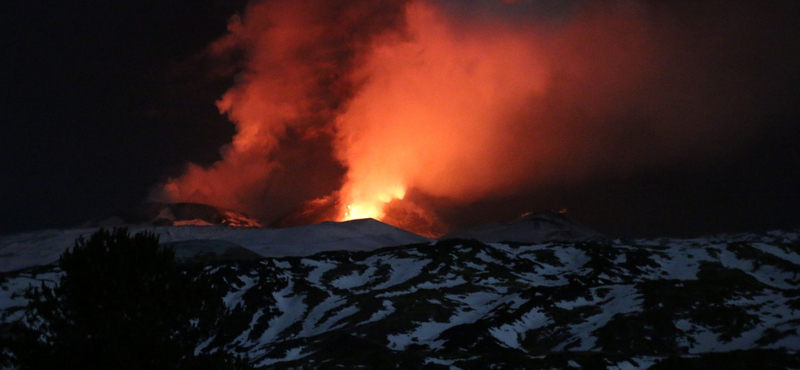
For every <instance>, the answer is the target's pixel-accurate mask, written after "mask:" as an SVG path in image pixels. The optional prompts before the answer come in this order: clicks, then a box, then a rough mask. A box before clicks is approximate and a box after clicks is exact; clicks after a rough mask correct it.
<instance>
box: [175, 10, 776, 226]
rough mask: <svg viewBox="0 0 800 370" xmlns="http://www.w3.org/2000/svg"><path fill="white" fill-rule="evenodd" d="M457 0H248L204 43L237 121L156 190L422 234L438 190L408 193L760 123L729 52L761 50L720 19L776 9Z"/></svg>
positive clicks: (522, 181) (468, 189)
mask: <svg viewBox="0 0 800 370" xmlns="http://www.w3.org/2000/svg"><path fill="white" fill-rule="evenodd" d="M378 3H380V4H378ZM467 3H469V4H472V6H473V8H471V9H473V10H472V11H462V10H459V6H460V5H459V2H448V1H444V0H442V1H438V2H437V1H423V0H419V1H396V2H390V1H381V2H375V1H344V0H341V1H328V0H326V1H322V0H318V1H317V0H315V1H311V0H302V1H297V0H291V1H289V0H286V1H262V2H256V3H253V4H251V6H250V7H249V8H248V9H247V11H246V13H245V14H244V15H243V16H242V17H237V18H234V19H233V20H232V22H231V25H230V33H229V35H227V36H226V37H224V38H222V39H220V40H219V41H217V42H216V43H215V44H213V45H212V46H211V49H212V51H213V52H214V53H217V54H223V55H224V54H231V53H234V52H241V53H243V58H244V60H245V64H244V66H243V71H242V72H241V73H240V74H239V75H238V82H237V83H236V85H235V86H234V87H232V88H231V89H230V90H229V91H228V92H227V93H226V94H225V95H224V96H223V97H222V99H221V100H220V101H219V102H218V103H217V104H218V106H219V108H220V111H221V112H223V113H226V114H227V115H228V116H229V117H230V118H231V120H232V121H233V122H234V123H235V124H236V126H237V134H236V136H235V137H234V139H233V142H232V143H231V145H229V146H227V147H226V148H224V149H223V151H222V160H221V161H219V162H217V163H215V164H214V165H212V166H211V167H209V168H201V167H199V166H197V165H189V168H188V170H187V171H186V172H185V173H184V174H183V175H182V176H180V177H178V178H174V179H170V181H169V182H168V183H167V184H166V185H165V186H164V188H163V194H162V196H164V197H166V198H167V199H169V200H173V201H199V202H204V203H210V204H214V205H218V206H224V207H227V208H234V209H240V210H245V211H249V212H251V213H253V214H256V215H258V216H261V217H262V218H268V219H269V218H273V219H274V218H275V217H278V216H280V214H281V213H283V212H286V211H288V210H290V209H291V208H292V207H299V206H300V204H301V203H303V202H306V206H307V208H306V209H305V212H303V213H298V214H301V215H303V219H304V220H306V221H320V220H323V219H337V220H343V219H351V218H362V217H374V218H378V219H384V220H386V221H388V222H392V223H395V224H398V225H399V226H403V227H408V228H415V229H416V230H417V231H421V232H425V231H426V230H427V232H428V233H429V234H435V233H436V231H435V230H434V229H437V228H441V227H442V226H441V225H439V221H438V220H437V218H436V210H435V209H427V208H426V207H425V206H423V204H425V202H418V201H417V200H415V199H413V198H415V197H414V196H412V195H414V194H416V195H417V196H416V198H424V197H429V198H436V199H444V200H446V201H447V202H450V203H451V204H458V203H467V202H474V201H477V200H480V199H482V198H485V197H489V196H502V195H510V194H519V193H524V192H527V193H532V192H535V190H536V189H537V187H540V186H543V185H548V184H550V185H552V184H557V183H570V182H575V181H580V180H582V179H584V178H586V177H588V176H591V175H595V174H607V173H631V172H636V171H640V170H642V169H646V168H650V167H653V166H660V165H665V164H676V163H678V164H679V163H684V162H697V161H704V160H705V161H708V160H713V158H715V157H718V156H722V155H725V154H726V153H728V152H729V151H731V150H735V148H736V147H737V146H738V145H739V144H740V141H742V140H743V139H742V138H744V137H747V135H748V134H749V133H752V132H754V131H756V130H758V129H759V127H758V126H757V125H755V124H753V123H752V122H753V120H752V118H753V114H754V111H755V107H753V104H754V102H755V101H759V100H758V99H757V97H758V96H759V95H760V94H764V93H766V92H767V91H764V89H763V88H762V87H761V86H767V85H769V83H766V84H762V83H763V81H764V79H765V78H766V79H774V80H777V79H778V78H779V77H778V76H779V75H780V73H781V72H780V71H772V72H769V73H767V74H763V73H762V72H763V68H761V69H759V67H756V68H755V69H752V68H751V67H743V65H740V64H737V63H739V62H737V59H736V57H741V55H742V54H743V53H744V54H747V55H749V53H753V51H752V49H753V48H755V49H758V50H759V51H758V52H759V53H771V52H773V51H774V50H773V49H772V48H771V47H770V46H763V45H757V44H755V42H754V41H752V40H758V38H757V37H756V38H753V37H750V34H751V33H752V30H751V29H749V28H746V27H740V26H738V24H740V23H741V22H740V19H741V17H742V15H746V16H747V17H748V18H747V19H749V20H752V21H754V22H755V24H751V25H750V26H751V27H758V24H759V22H763V23H764V24H765V25H766V24H770V22H773V21H774V19H773V17H772V14H773V13H772V12H773V11H775V9H767V10H764V9H760V8H758V7H756V6H739V7H736V6H731V7H727V6H721V5H714V4H716V3H709V4H710V5H709V4H706V5H686V4H685V3H681V4H679V5H677V6H676V8H674V9H673V8H671V6H670V5H669V4H665V3H662V2H656V1H653V2H647V1H625V0H618V1H583V2H581V1H576V2H572V3H571V4H572V5H570V6H569V7H561V9H560V11H559V12H554V13H553V16H551V17H548V16H547V15H546V14H545V15H543V14H540V13H536V12H543V11H544V10H542V9H545V8H546V7H536V6H533V5H531V4H533V3H534V2H531V1H501V2H498V1H487V2H484V3H480V4H481V5H475V4H479V3H478V2H476V1H466V2H463V4H467ZM542 3H547V2H542ZM464 6H466V5H464ZM693 6H694V7H696V8H697V9H694V8H692V7H693ZM475 7H477V8H475ZM681 7H689V8H691V9H689V10H686V9H683V8H681ZM475 9H479V10H480V11H476V10H475ZM509 9H511V10H514V11H512V12H510V13H509ZM676 9H677V10H676ZM698 9H699V10H698ZM776 12H777V11H776ZM529 13H530V14H529ZM509 14H512V15H513V16H512V15H509ZM696 14H702V15H703V16H696ZM720 29H724V30H725V32H724V33H722V32H719V31H720ZM759 48H760V49H759ZM768 57H774V55H773V56H768ZM753 71H756V72H753ZM757 81H758V82H757ZM770 81H771V80H770ZM776 109H777V108H776ZM298 158H303V160H300V161H298ZM315 163H316V165H315ZM320 163H322V164H320ZM337 163H338V165H337ZM320 184H324V185H320ZM278 185H280V186H278ZM287 199H288V200H287ZM281 202H283V203H281ZM275 204H282V207H283V208H282V209H281V207H275ZM520 211H523V210H520Z"/></svg>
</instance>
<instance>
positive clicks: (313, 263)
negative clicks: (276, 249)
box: [2, 232, 800, 369]
mask: <svg viewBox="0 0 800 370" xmlns="http://www.w3.org/2000/svg"><path fill="white" fill-rule="evenodd" d="M208 269H209V271H210V272H211V273H212V274H213V276H214V277H215V279H217V281H219V282H224V284H223V286H224V287H226V288H225V289H226V291H223V292H220V294H221V297H222V299H223V300H224V301H225V302H226V304H227V305H228V306H229V307H230V308H231V309H232V310H233V320H232V321H231V322H230V323H228V324H227V325H226V326H225V327H224V328H222V330H221V332H220V333H219V334H218V335H217V337H216V338H214V339H213V340H211V341H210V342H207V343H203V344H202V347H204V348H220V349H223V350H233V348H239V349H240V350H246V352H247V354H248V355H249V356H250V359H251V360H252V362H253V364H254V365H255V366H256V367H257V368H265V369H267V368H269V369H273V368H274V369H291V368H298V369H300V368H302V369H313V368H402V369H412V368H431V369H439V368H440V369H491V368H498V369H516V368H519V369H540V368H541V369H581V368H582V369H646V368H649V369H678V368H679V369H707V368H719V369H792V368H793V369H798V368H800V357H798V352H797V350H798V348H800V331H799V330H798V329H800V236H798V233H797V232H775V233H771V234H768V235H738V236H719V237H713V238H705V239H690V240H677V239H661V240H598V241H584V242H569V243H567V242H552V243H542V244H524V245H523V244H516V243H505V242H504V243H492V244H484V243H480V242H477V241H473V240H460V239H452V240H445V241H439V242H436V243H434V244H419V245H410V246H403V247H391V248H384V249H379V250H376V251H368V252H352V251H349V252H348V251H338V252H325V253H321V254H316V255H313V256H310V257H287V258H267V259H262V260H256V261H240V262H230V263H219V262H218V263H216V264H214V265H210V266H208ZM57 276H58V271H57V270H56V269H55V268H54V267H41V268H35V269H27V270H24V271H20V272H14V273H7V274H6V275H5V276H4V280H3V282H2V288H3V292H2V294H3V296H2V297H3V300H2V302H3V307H4V309H5V311H4V319H5V320H6V322H8V321H13V320H15V319H17V318H18V317H19V316H20V311H19V308H18V307H19V306H20V305H23V304H24V299H22V298H21V297H19V296H18V295H17V294H15V292H18V291H19V290H20V289H21V288H23V287H25V286H27V285H28V284H29V283H30V282H33V281H37V280H50V281H52V280H54V279H56V278H57ZM37 284H38V283H37ZM15 306H16V307H15Z"/></svg>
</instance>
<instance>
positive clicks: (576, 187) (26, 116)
mask: <svg viewBox="0 0 800 370" xmlns="http://www.w3.org/2000/svg"><path fill="white" fill-rule="evenodd" d="M242 7H243V1H241V0H235V1H234V0H203V1H187V0H176V1H169V2H160V1H128V2H95V3H89V2H50V1H4V2H0V65H1V67H0V101H1V103H0V122H2V123H0V233H2V234H7V233H13V232H19V231H25V230H36V229H43V228H52V227H73V226H77V225H79V224H81V223H83V222H85V221H89V220H92V219H97V218H102V217H106V216H109V215H113V214H119V213H123V212H125V210H127V209H130V208H132V207H134V206H136V205H137V204H139V203H141V202H142V201H143V200H144V199H145V198H146V197H147V194H148V192H149V190H150V189H151V187H153V186H155V185H156V184H158V183H159V182H161V181H163V180H164V179H165V177H166V176H170V175H175V174H178V173H179V172H180V170H181V168H182V166H183V165H184V164H185V163H187V162H189V161H191V162H195V163H200V164H209V163H211V162H213V161H214V160H217V159H218V158H219V149H220V147H222V146H223V145H224V144H225V143H228V142H230V138H231V136H232V135H233V133H234V127H233V125H231V124H230V123H229V122H228V121H227V119H226V118H225V117H223V116H221V115H219V113H218V111H217V108H216V107H215V106H214V104H213V102H214V101H215V100H216V99H218V97H219V96H220V95H221V94H222V93H223V92H224V91H225V90H226V89H227V88H228V87H230V85H231V84H232V79H231V76H221V75H215V74H213V73H210V72H209V71H211V70H212V68H211V66H210V65H209V64H208V63H207V61H205V60H204V59H203V58H202V57H200V56H198V55H199V54H200V53H201V51H202V50H203V48H204V47H205V46H206V45H208V44H209V43H210V42H211V41H213V40H215V39H217V38H218V37H220V36H221V35H223V34H224V33H225V26H226V22H227V19H228V17H229V16H230V15H231V14H233V13H234V12H236V11H237V9H241V8H242ZM798 15H800V14H798ZM780 34H781V35H795V36H796V35H798V34H799V32H798V31H797V29H793V30H788V31H787V30H783V32H781V33H780ZM786 41H787V42H786V43H785V48H789V49H798V48H800V46H798V45H800V42H798V41H800V39H798V38H795V39H794V40H786ZM798 54H800V52H797V51H795V52H791V51H790V52H789V53H787V54H785V55H788V56H790V57H793V58H788V60H772V61H770V63H775V64H776V65H781V66H783V67H785V64H786V63H794V65H798V64H797V63H798V62H800V58H798V57H797V56H798ZM782 55H783V54H782ZM798 69H800V67H798ZM767 91H769V93H770V95H769V97H768V98H769V100H770V101H771V102H777V103H776V104H777V105H780V106H781V107H787V106H792V105H795V106H800V73H794V74H788V75H786V76H785V78H784V79H782V81H781V82H780V84H778V85H777V86H776V87H775V88H771V89H767ZM762 98H765V97H762ZM752 119H755V120H761V121H764V122H769V123H770V124H769V125H764V126H763V127H768V129H765V130H760V131H758V132H756V133H754V136H753V137H752V138H749V139H748V140H747V141H748V144H747V145H744V146H743V147H742V148H740V149H738V150H736V151H734V152H732V153H730V154H727V155H726V156H725V157H723V158H718V159H715V160H712V161H704V162H703V163H698V164H686V163H682V164H680V165H669V164H665V165H662V166H653V167H652V168H650V169H648V170H646V171H639V172H636V173H625V174H620V173H617V174H606V175H596V176H593V177H590V178H587V179H583V180H581V181H580V182H577V183H575V182H572V183H569V184H553V185H552V186H550V187H544V188H541V189H538V190H537V191H536V194H519V195H515V196H508V197H502V198H493V199H487V200H485V201H479V202H475V203H471V204H468V205H454V206H453V207H450V208H447V207H445V208H443V209H448V210H447V211H444V212H442V215H441V216H442V217H443V218H445V219H447V220H448V221H450V222H451V224H454V225H469V224H475V223H482V222H487V221H493V220H508V219H510V218H513V217H514V216H515V215H518V214H520V213H521V211H525V210H531V211H538V210H545V209H554V210H557V209H561V208H567V209H568V210H569V213H570V214H572V215H574V216H575V217H576V218H578V219H580V220H582V221H583V222H585V223H587V224H588V225H590V226H592V227H594V228H596V229H598V230H599V231H601V232H604V233H607V234H610V235H624V236H657V235H675V236H686V235H699V234H705V233H713V232H722V231H759V230H766V229H772V228H787V227H800V195H798V193H799V192H800V186H798V184H800V145H798V144H797V143H798V142H800V128H799V127H800V109H788V110H787V109H783V108H782V109H772V108H767V107H765V108H764V110H763V112H761V114H758V115H755V117H754V118H752Z"/></svg>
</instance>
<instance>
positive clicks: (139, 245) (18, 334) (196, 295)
mask: <svg viewBox="0 0 800 370" xmlns="http://www.w3.org/2000/svg"><path fill="white" fill-rule="evenodd" d="M174 257H175V255H174V252H173V251H172V250H171V249H168V248H163V247H161V246H160V245H159V243H158V237H157V236H156V235H155V234H152V233H137V234H135V235H133V236H131V235H130V234H129V233H128V230H127V229H124V228H123V229H115V230H113V231H107V230H103V229H101V230H99V231H97V232H96V233H94V234H93V235H92V236H91V237H90V238H89V239H88V240H85V239H83V237H81V238H79V239H78V240H76V241H75V246H74V248H72V250H68V251H66V252H65V253H64V254H63V255H62V256H61V258H60V259H59V264H60V267H61V269H62V270H63V273H64V275H63V276H62V278H61V281H60V283H59V284H57V285H56V286H54V287H52V288H51V287H48V286H46V285H44V284H42V286H41V287H40V288H32V289H30V290H29V292H28V298H29V299H30V303H29V304H28V307H27V310H26V320H27V321H26V325H22V326H18V328H17V330H15V332H14V338H13V341H12V342H11V344H9V346H8V348H9V352H10V353H11V355H12V356H11V358H12V359H13V362H15V363H16V365H17V366H18V367H19V368H21V369H130V370H133V369H206V368H207V369H231V370H233V369H248V368H249V365H247V361H246V360H244V359H242V358H239V357H236V356H233V355H231V354H228V353H226V352H217V353H197V354H196V353H195V349H196V348H197V347H198V345H199V344H200V343H201V342H202V341H204V340H206V339H208V338H210V337H211V336H213V334H214V332H215V330H216V328H217V327H218V325H219V324H220V321H221V320H223V318H224V317H225V315H226V313H227V310H226V308H225V305H224V303H223V302H222V300H221V299H220V295H219V294H218V293H217V292H216V289H215V286H214V283H213V281H212V280H211V278H210V276H209V275H207V274H205V273H203V269H202V268H201V267H199V266H195V267H187V266H181V265H179V264H178V263H176V262H175V258H174Z"/></svg>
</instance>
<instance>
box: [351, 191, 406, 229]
mask: <svg viewBox="0 0 800 370" xmlns="http://www.w3.org/2000/svg"><path fill="white" fill-rule="evenodd" d="M358 194H359V195H360V196H359V197H351V198H350V199H349V200H344V201H345V202H346V203H345V204H347V206H346V207H343V209H342V210H341V217H340V219H339V220H340V221H349V220H357V219H362V218H374V219H376V220H382V219H383V218H384V216H386V212H385V211H384V208H385V207H386V204H388V203H389V202H391V201H393V200H402V199H403V198H405V195H406V191H405V189H404V188H402V187H395V188H394V189H391V190H390V191H383V190H381V189H375V190H373V191H372V192H369V193H367V194H364V193H361V192H359V193H358Z"/></svg>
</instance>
